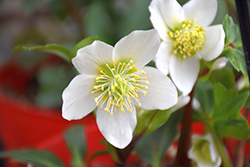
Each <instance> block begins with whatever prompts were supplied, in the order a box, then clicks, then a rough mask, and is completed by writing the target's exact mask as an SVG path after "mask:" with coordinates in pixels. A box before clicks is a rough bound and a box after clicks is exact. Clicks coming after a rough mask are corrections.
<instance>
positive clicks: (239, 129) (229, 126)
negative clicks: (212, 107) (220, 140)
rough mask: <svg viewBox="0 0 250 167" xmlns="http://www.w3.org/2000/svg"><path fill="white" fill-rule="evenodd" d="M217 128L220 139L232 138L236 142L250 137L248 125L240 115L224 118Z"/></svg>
mask: <svg viewBox="0 0 250 167" xmlns="http://www.w3.org/2000/svg"><path fill="white" fill-rule="evenodd" d="M217 126H218V130H219V133H220V136H221V137H226V138H234V139H238V140H243V139H247V138H249V137H250V127H249V124H248V122H247V120H246V119H245V118H244V117H243V116H242V115H241V114H240V113H238V114H237V115H236V116H234V117H230V118H226V119H224V120H222V121H220V122H219V123H218V124H217Z"/></svg>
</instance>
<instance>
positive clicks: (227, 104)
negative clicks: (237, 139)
mask: <svg viewBox="0 0 250 167" xmlns="http://www.w3.org/2000/svg"><path fill="white" fill-rule="evenodd" d="M248 96H249V91H246V92H244V93H242V94H238V93H237V92H234V91H233V90H227V89H226V88H225V87H224V86H222V85H221V84H215V85H214V111H213V114H212V118H213V119H216V120H217V121H220V120H221V119H225V118H228V117H232V116H234V115H236V114H237V113H238V112H239V111H240V109H241V108H242V107H243V106H244V105H245V103H246V100H247V98H248Z"/></svg>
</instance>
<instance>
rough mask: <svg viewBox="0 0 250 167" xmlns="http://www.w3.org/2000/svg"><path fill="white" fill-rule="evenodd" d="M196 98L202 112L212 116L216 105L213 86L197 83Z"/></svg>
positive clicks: (207, 83)
mask: <svg viewBox="0 0 250 167" xmlns="http://www.w3.org/2000/svg"><path fill="white" fill-rule="evenodd" d="M195 97H196V98H197V99H198V101H199V102H200V105H201V110H202V112H203V113H206V114H208V115H210V114H211V113H212V111H213V105H214V97H213V85H212V84H211V83H210V82H200V81H199V82H197V84H196V87H195Z"/></svg>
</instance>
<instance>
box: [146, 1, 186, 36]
mask: <svg viewBox="0 0 250 167" xmlns="http://www.w3.org/2000/svg"><path fill="white" fill-rule="evenodd" d="M149 10H150V12H151V18H150V19H151V21H152V23H153V25H154V26H156V27H155V28H156V29H157V30H158V29H159V30H160V29H161V30H164V28H159V26H160V25H163V23H162V21H161V20H163V21H164V22H165V24H166V25H167V26H168V27H169V28H171V29H173V28H174V27H178V26H180V24H181V22H182V21H183V20H184V19H185V15H184V10H183V9H182V7H181V5H180V4H179V3H178V2H177V1H176V0H153V1H152V2H151V4H150V6H149ZM159 20H160V22H159V23H157V21H159ZM159 33H164V32H163V31H160V32H159ZM165 33H166V32H165Z"/></svg>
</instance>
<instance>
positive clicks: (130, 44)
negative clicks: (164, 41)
mask: <svg viewBox="0 0 250 167" xmlns="http://www.w3.org/2000/svg"><path fill="white" fill-rule="evenodd" d="M159 46H160V38H159V36H158V33H157V31H156V30H155V29H152V30H147V31H133V32H132V33H130V34H129V35H127V36H125V37H124V38H122V39H121V40H120V41H118V42H117V44H116V45H115V47H114V54H113V60H114V61H115V62H123V61H125V62H129V61H130V60H133V61H134V63H135V65H136V68H141V67H143V66H145V65H146V64H147V63H149V62H150V61H151V60H152V59H153V58H154V56H155V54H156V52H157V50H158V48H159Z"/></svg>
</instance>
